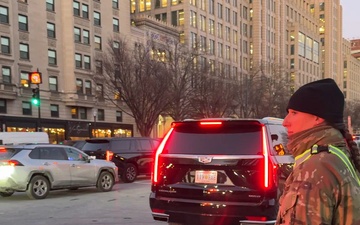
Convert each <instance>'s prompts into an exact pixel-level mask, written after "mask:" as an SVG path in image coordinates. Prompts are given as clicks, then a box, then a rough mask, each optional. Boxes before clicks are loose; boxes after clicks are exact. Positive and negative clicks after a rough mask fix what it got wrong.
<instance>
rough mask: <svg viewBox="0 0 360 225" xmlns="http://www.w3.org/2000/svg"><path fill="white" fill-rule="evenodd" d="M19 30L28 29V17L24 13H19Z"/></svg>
mask: <svg viewBox="0 0 360 225" xmlns="http://www.w3.org/2000/svg"><path fill="white" fill-rule="evenodd" d="M18 18H19V30H22V31H28V18H27V16H24V15H19V16H18Z"/></svg>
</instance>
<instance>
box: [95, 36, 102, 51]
mask: <svg viewBox="0 0 360 225" xmlns="http://www.w3.org/2000/svg"><path fill="white" fill-rule="evenodd" d="M94 42H95V49H98V50H101V37H99V36H95V38H94Z"/></svg>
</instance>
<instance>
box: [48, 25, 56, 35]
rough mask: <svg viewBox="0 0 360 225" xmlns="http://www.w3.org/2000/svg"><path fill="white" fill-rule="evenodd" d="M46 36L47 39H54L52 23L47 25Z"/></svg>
mask: <svg viewBox="0 0 360 225" xmlns="http://www.w3.org/2000/svg"><path fill="white" fill-rule="evenodd" d="M47 36H48V37H49V38H55V37H56V35H55V24H53V23H47Z"/></svg>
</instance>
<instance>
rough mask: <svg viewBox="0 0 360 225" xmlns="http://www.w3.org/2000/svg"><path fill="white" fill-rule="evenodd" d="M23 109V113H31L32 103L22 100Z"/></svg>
mask: <svg viewBox="0 0 360 225" xmlns="http://www.w3.org/2000/svg"><path fill="white" fill-rule="evenodd" d="M22 111H23V115H31V103H30V102H22Z"/></svg>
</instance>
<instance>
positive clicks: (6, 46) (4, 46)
mask: <svg viewBox="0 0 360 225" xmlns="http://www.w3.org/2000/svg"><path fill="white" fill-rule="evenodd" d="M1 53H3V54H10V38H8V37H1Z"/></svg>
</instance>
